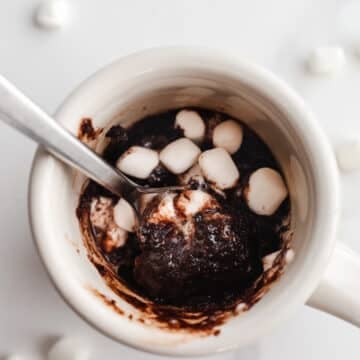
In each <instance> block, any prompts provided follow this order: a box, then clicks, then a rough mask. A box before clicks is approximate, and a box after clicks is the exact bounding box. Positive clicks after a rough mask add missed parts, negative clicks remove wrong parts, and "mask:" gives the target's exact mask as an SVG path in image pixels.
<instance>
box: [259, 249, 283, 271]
mask: <svg viewBox="0 0 360 360" xmlns="http://www.w3.org/2000/svg"><path fill="white" fill-rule="evenodd" d="M280 252H281V251H280V250H279V251H275V252H273V253H271V254H268V255H266V256H264V257H263V258H262V263H263V268H264V271H268V270H269V269H271V268H272V267H273V265H274V262H275V260H276V258H277V257H278V256H279V254H280Z"/></svg>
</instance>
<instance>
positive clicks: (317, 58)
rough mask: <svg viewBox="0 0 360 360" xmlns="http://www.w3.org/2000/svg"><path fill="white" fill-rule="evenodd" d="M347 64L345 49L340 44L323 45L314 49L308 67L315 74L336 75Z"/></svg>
mask: <svg viewBox="0 0 360 360" xmlns="http://www.w3.org/2000/svg"><path fill="white" fill-rule="evenodd" d="M344 65H345V54H344V50H343V49H342V48H341V47H338V46H321V47H318V48H317V49H315V50H313V52H312V53H311V55H310V57H309V60H308V68H309V70H310V72H312V73H313V74H315V75H334V74H335V73H338V72H339V71H340V70H341V69H342V68H343V66H344Z"/></svg>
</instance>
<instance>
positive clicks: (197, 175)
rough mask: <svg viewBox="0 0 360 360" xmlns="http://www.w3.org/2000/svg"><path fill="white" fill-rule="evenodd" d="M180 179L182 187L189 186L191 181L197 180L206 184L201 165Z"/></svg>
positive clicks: (197, 165) (196, 165)
mask: <svg viewBox="0 0 360 360" xmlns="http://www.w3.org/2000/svg"><path fill="white" fill-rule="evenodd" d="M179 177H180V183H181V184H182V185H187V184H188V183H189V182H190V180H191V179H193V180H197V181H198V182H204V176H203V174H202V172H201V169H200V166H199V164H195V165H194V166H193V167H192V168H191V169H189V170H188V171H187V172H186V173H184V174H182V175H180V176H179Z"/></svg>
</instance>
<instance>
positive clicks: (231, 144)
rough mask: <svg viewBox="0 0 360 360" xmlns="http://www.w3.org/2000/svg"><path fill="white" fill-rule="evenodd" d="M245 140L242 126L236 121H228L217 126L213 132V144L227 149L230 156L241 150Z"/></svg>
mask: <svg viewBox="0 0 360 360" xmlns="http://www.w3.org/2000/svg"><path fill="white" fill-rule="evenodd" d="M242 140H243V130H242V127H241V125H240V124H239V123H238V122H237V121H234V120H227V121H224V122H222V123H220V124H219V125H217V126H216V127H215V129H214V132H213V144H214V146H216V147H220V148H223V149H225V150H226V151H227V152H229V153H230V154H234V153H235V152H236V151H238V150H239V148H240V146H241V143H242Z"/></svg>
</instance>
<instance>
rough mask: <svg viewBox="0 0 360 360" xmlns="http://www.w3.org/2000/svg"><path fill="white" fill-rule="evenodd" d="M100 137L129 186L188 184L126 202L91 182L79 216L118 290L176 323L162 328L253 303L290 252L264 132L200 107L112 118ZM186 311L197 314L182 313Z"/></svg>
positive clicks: (208, 319)
mask: <svg viewBox="0 0 360 360" xmlns="http://www.w3.org/2000/svg"><path fill="white" fill-rule="evenodd" d="M88 125H89V124H88ZM105 137H106V141H107V145H106V147H105V150H104V151H103V154H102V155H103V157H104V159H105V160H107V161H108V162H109V163H110V164H112V165H113V166H115V167H117V168H118V169H120V170H121V171H122V172H123V173H125V174H126V175H127V176H129V177H130V178H132V179H133V180H134V181H136V182H137V183H139V184H141V185H143V186H147V187H162V186H168V185H178V184H182V185H186V188H185V190H184V191H182V192H171V193H165V194H162V195H156V194H146V195H142V196H141V199H140V204H139V207H138V209H134V208H133V207H132V206H131V205H130V204H129V202H128V201H126V199H125V198H121V199H119V198H118V197H117V196H115V195H113V194H111V193H109V192H108V191H107V190H105V189H104V188H102V187H101V186H100V185H98V184H96V183H94V182H93V181H89V182H88V184H87V185H86V187H85V189H84V191H83V193H82V195H81V198H80V202H79V206H78V209H77V216H78V219H79V221H80V226H81V230H82V233H83V235H84V239H85V243H86V245H87V247H88V249H89V250H91V251H90V253H91V254H92V255H94V254H96V256H95V257H94V256H92V260H93V262H94V263H95V265H96V266H97V268H98V270H99V272H100V273H101V274H102V275H103V276H104V278H105V280H106V281H107V283H108V284H109V285H110V286H111V287H112V288H113V289H114V291H115V292H117V293H118V294H119V295H120V296H125V298H126V299H127V300H128V301H129V302H131V303H132V304H135V306H137V307H139V308H143V307H144V304H147V306H150V307H151V311H152V312H153V313H156V314H157V320H158V321H159V322H160V323H163V324H164V323H167V324H169V323H170V324H171V321H170V322H169V319H170V320H174V321H173V322H172V325H169V327H170V328H171V327H175V328H176V327H179V326H180V325H179V324H182V327H186V328H193V329H195V328H196V329H202V328H209V327H213V326H215V325H216V324H218V323H219V321H223V320H224V316H223V314H224V313H225V312H227V313H230V312H236V311H238V310H240V309H241V310H246V309H248V308H250V307H251V306H252V305H253V304H254V303H255V302H257V301H258V300H259V299H260V298H261V297H262V296H263V294H264V293H265V292H266V290H267V288H268V286H269V285H270V284H271V283H272V282H273V281H274V280H276V279H277V278H278V276H279V275H280V274H281V273H282V271H283V267H284V264H285V262H286V258H288V257H289V255H287V254H289V251H291V250H289V248H290V243H289V239H290V237H289V223H290V200H289V196H288V189H287V185H286V183H285V180H284V176H283V173H282V170H281V168H280V166H279V164H278V162H277V161H276V159H275V157H274V156H273V154H272V152H271V151H270V149H269V148H268V146H267V145H266V144H265V143H264V141H263V140H262V139H261V138H260V137H259V136H258V135H257V134H256V133H255V132H254V131H253V130H251V129H250V128H249V127H248V126H247V125H245V124H244V123H242V122H241V121H239V120H237V119H233V118H231V117H230V116H228V115H226V114H224V113H220V112H217V111H211V110H205V109H200V108H188V109H175V110H169V111H167V112H163V113H160V114H155V115H151V116H147V117H145V118H143V119H141V120H139V121H138V122H136V123H135V124H133V125H132V126H130V127H128V128H124V127H122V126H121V125H115V126H112V127H111V128H110V129H108V131H107V132H106V135H105ZM95 258H96V261H94V259H95ZM119 284H121V286H120V287H122V288H127V289H129V291H130V292H131V293H132V294H133V296H129V294H128V292H127V291H125V292H124V291H122V290H121V291H120V290H119V288H120V287H119V286H118V285H119ZM125 293H126V294H125ZM135 298H136V299H137V300H136V301H134V299H135ZM139 299H143V300H139ZM184 313H186V314H191V313H192V314H197V315H193V320H194V319H195V320H196V319H200V318H201V316H203V318H202V320H201V321H200V320H199V321H195V320H194V321H192V322H189V321H188V322H186V321H181V317H182V316H183V315H184ZM220 314H222V315H220ZM204 316H205V317H204ZM219 319H220V320H219Z"/></svg>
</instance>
